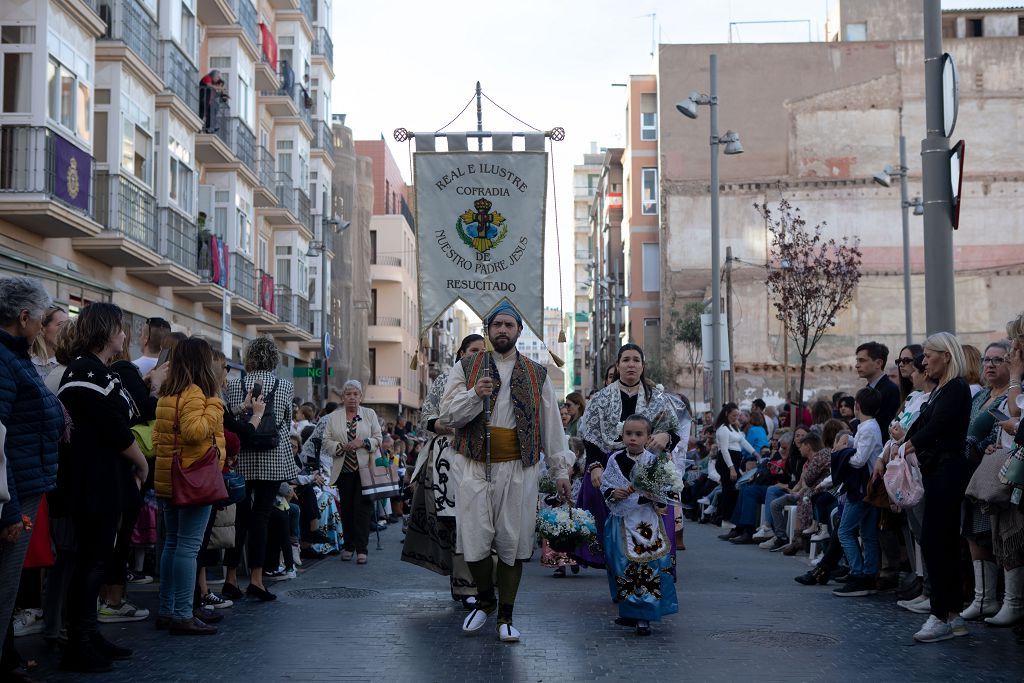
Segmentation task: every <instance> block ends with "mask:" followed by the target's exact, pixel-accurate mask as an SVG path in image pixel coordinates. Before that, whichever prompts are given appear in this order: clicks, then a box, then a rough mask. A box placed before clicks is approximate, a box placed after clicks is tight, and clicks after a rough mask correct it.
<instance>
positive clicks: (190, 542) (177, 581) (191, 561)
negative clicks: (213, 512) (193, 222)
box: [153, 337, 225, 635]
mask: <svg viewBox="0 0 1024 683" xmlns="http://www.w3.org/2000/svg"><path fill="white" fill-rule="evenodd" d="M220 385H221V378H220V377H219V376H218V375H217V374H215V373H214V369H213V349H211V348H210V344H209V343H207V341H206V340H205V339H200V338H198V337H192V338H191V339H185V340H183V341H181V342H179V343H178V345H177V346H176V347H175V349H174V360H173V361H172V362H171V368H170V372H169V373H168V375H167V379H166V380H165V381H164V384H163V386H162V387H161V390H160V393H161V396H160V400H159V402H158V403H157V408H156V424H155V425H154V427H153V445H154V446H155V447H156V475H155V477H154V484H155V487H156V495H157V498H158V500H159V505H160V511H161V513H162V515H163V520H164V532H165V535H164V549H163V553H162V554H161V556H160V613H159V615H158V616H157V623H156V627H157V628H158V629H159V628H166V629H168V630H169V631H170V632H171V633H172V634H175V635H211V634H214V633H216V632H217V629H216V627H214V626H210V625H209V624H206V623H205V622H203V621H202V620H200V619H199V618H198V617H196V616H195V615H194V614H193V611H192V610H193V604H192V600H193V595H192V594H193V590H194V588H195V581H196V556H197V555H198V553H199V547H200V546H201V545H202V542H203V534H204V532H205V531H206V523H207V522H208V521H209V520H210V509H211V505H210V503H206V504H199V505H180V506H177V505H174V504H172V503H171V500H172V496H173V494H174V493H175V491H174V487H175V486H178V485H180V484H181V483H182V482H181V481H178V482H175V481H174V477H173V475H172V472H171V469H172V468H171V466H172V460H173V459H174V458H175V457H179V458H180V459H181V467H182V468H183V469H187V468H188V467H190V466H191V465H192V464H193V463H194V462H196V461H197V460H199V459H200V458H202V457H203V456H204V455H205V454H206V453H207V451H208V449H209V448H210V447H211V446H216V447H217V449H218V451H219V456H220V457H219V461H218V465H219V466H220V467H223V466H224V454H225V443H224V402H223V401H222V400H221V398H220Z"/></svg>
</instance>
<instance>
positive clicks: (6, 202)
mask: <svg viewBox="0 0 1024 683" xmlns="http://www.w3.org/2000/svg"><path fill="white" fill-rule="evenodd" d="M331 12H332V8H331V2H330V0H259V2H258V3H256V4H254V3H253V2H251V1H250V0H48V1H45V2H34V3H4V4H2V5H0V31H2V34H3V41H2V45H0V53H2V54H0V57H2V58H3V60H4V65H3V69H0V92H2V93H3V103H2V104H3V106H2V113H0V273H3V274H11V273H19V274H28V275H32V276H34V277H38V278H40V279H41V280H43V281H44V282H45V283H46V285H47V287H48V288H49V289H50V291H51V294H53V296H54V298H55V299H56V300H57V301H58V302H60V303H62V304H64V305H67V306H69V307H70V309H71V310H72V311H73V312H74V311H75V310H77V309H79V308H80V307H81V306H83V305H85V304H87V303H89V302H91V301H112V302H113V303H116V304H118V305H119V306H121V307H122V308H123V309H124V311H125V312H126V315H127V317H128V322H129V324H130V327H131V330H132V332H133V339H135V340H138V338H139V332H140V330H141V327H142V325H143V323H144V321H145V320H146V318H148V317H151V316H160V317H164V318H166V319H168V320H169V321H170V322H171V324H172V327H173V328H174V329H176V330H180V331H184V332H186V333H188V334H197V335H203V336H205V337H207V338H209V339H211V341H214V342H215V343H217V344H219V345H220V346H221V348H223V350H224V351H225V353H226V354H228V355H229V357H231V358H233V359H235V360H238V359H239V358H240V351H241V348H242V346H243V344H244V342H245V341H246V340H247V339H251V338H252V337H254V336H256V335H259V334H271V335H273V337H274V338H275V339H276V340H277V341H278V342H279V344H280V346H281V350H282V355H283V358H284V366H285V367H284V368H282V370H281V373H282V376H285V375H288V376H290V375H292V374H295V375H296V376H299V375H308V373H306V372H305V370H304V368H306V367H307V366H309V365H311V364H313V363H315V361H316V357H317V355H318V354H319V353H320V349H321V340H320V332H321V316H320V315H319V314H316V315H312V314H311V299H312V300H313V302H314V304H313V310H314V311H318V308H319V306H320V303H321V302H322V301H330V299H329V296H330V295H329V293H328V292H325V291H323V288H321V287H318V286H317V285H318V284H319V283H320V282H321V281H322V282H324V283H326V284H328V285H329V282H330V278H329V272H330V261H331V258H332V257H333V253H334V246H335V245H334V235H333V231H330V232H329V233H328V234H327V236H326V238H325V236H324V234H323V232H322V230H323V226H324V225H325V219H331V218H333V216H332V215H331V213H330V211H331V207H330V202H329V199H328V198H329V197H330V196H331V171H332V169H333V166H334V161H333V159H332V153H331V149H332V144H333V139H332V138H333V135H332V134H331V131H330V126H329V125H328V123H327V121H328V119H329V112H330V106H331V105H330V101H331V82H332V80H333V78H334V73H333V65H332V59H333V56H332V47H331V40H330V26H331V18H332V17H331ZM214 70H216V71H217V72H219V79H216V78H213V77H212V75H211V77H208V78H204V79H203V85H202V86H201V85H200V83H201V77H202V75H204V74H209V73H210V72H211V71H214ZM36 83H40V84H45V87H42V88H33V87H32V86H33V84H36ZM325 241H326V244H325ZM318 248H319V249H322V250H323V251H320V252H317V249H318ZM311 249H312V252H313V254H317V253H319V254H323V253H324V251H326V253H327V257H326V258H323V256H320V257H319V258H316V259H313V258H311V254H310V252H311ZM325 266H326V268H325ZM321 271H324V272H321ZM297 393H298V394H299V395H300V396H303V397H307V398H311V397H312V386H311V384H310V382H309V380H308V379H307V378H306V377H305V376H303V377H301V378H300V379H298V380H297Z"/></svg>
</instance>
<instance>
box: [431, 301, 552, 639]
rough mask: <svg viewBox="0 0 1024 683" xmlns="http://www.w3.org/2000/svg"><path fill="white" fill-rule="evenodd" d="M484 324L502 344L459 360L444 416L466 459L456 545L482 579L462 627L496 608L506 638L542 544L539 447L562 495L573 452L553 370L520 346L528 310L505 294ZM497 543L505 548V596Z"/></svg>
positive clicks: (512, 635) (513, 633)
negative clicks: (538, 534)
mask: <svg viewBox="0 0 1024 683" xmlns="http://www.w3.org/2000/svg"><path fill="white" fill-rule="evenodd" d="M485 324H486V333H487V336H488V338H489V339H490V341H491V344H492V345H493V347H494V351H493V352H483V353H477V354H473V355H470V356H466V357H464V358H463V359H462V361H460V362H459V363H456V365H455V367H454V368H453V369H452V371H451V374H450V375H449V376H448V384H447V385H446V387H445V392H444V397H443V398H442V400H441V415H442V420H443V421H444V422H445V423H446V424H448V425H449V426H451V427H453V428H454V429H455V449H456V450H457V451H458V452H459V455H458V456H457V457H458V458H459V459H460V460H461V469H462V481H461V483H460V485H459V492H458V496H457V498H456V505H457V511H456V516H457V518H458V527H457V532H458V539H457V546H458V549H459V551H460V552H462V553H463V554H464V555H465V559H466V562H467V564H468V565H469V570H470V572H471V573H472V574H473V579H474V580H475V581H476V585H477V606H476V608H475V609H473V611H471V612H470V613H469V616H467V617H466V619H465V621H464V622H463V624H462V630H463V631H465V632H467V633H473V632H475V631H479V630H480V629H481V628H483V627H484V625H485V624H486V623H487V618H488V616H489V615H490V614H492V613H494V612H495V611H497V613H498V638H499V639H500V640H501V641H503V642H516V641H518V640H519V636H520V633H519V631H518V630H517V629H516V628H515V627H513V626H512V609H513V607H514V605H515V601H516V593H517V591H518V590H519V582H520V579H521V578H522V575H523V560H526V559H529V558H530V556H531V555H532V554H533V549H534V547H535V545H536V544H535V542H534V528H535V525H536V517H537V493H538V484H539V481H540V472H539V471H538V469H539V468H538V464H539V462H540V454H541V451H543V452H544V454H545V455H544V457H545V460H546V463H547V467H548V472H549V473H550V475H551V477H552V478H553V479H555V480H556V482H557V486H558V492H559V495H560V496H561V498H562V500H568V499H569V495H570V487H569V478H568V464H567V463H569V462H570V458H571V453H570V452H569V445H568V442H567V441H566V438H565V433H564V432H563V431H562V422H561V418H560V416H559V412H558V399H557V397H556V396H555V391H554V388H553V387H552V386H551V382H550V380H548V378H547V371H546V370H545V368H544V366H542V365H540V364H538V363H535V362H533V361H531V360H529V359H528V358H526V357H524V356H522V355H520V354H519V352H518V351H517V350H516V340H517V339H519V335H520V334H521V333H522V331H523V319H522V316H521V315H520V314H519V311H518V310H516V308H515V307H513V306H512V305H511V304H509V303H508V302H507V301H503V302H502V303H501V304H499V305H498V307H497V308H495V309H494V310H493V311H492V312H491V314H490V315H489V316H488V317H487V319H486V320H485ZM487 407H489V415H490V420H489V421H488V420H487V412H488V411H487V410H486V409H485V408H487ZM492 548H493V549H494V551H495V552H496V553H497V555H498V569H497V589H498V594H497V598H495V594H494V589H495V585H494V584H495V581H494V578H493V576H492V569H493V564H492V562H491V549H492Z"/></svg>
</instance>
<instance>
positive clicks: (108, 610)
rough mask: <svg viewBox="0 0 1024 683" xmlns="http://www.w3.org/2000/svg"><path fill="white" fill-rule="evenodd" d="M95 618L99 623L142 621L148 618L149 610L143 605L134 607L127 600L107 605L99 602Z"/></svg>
mask: <svg viewBox="0 0 1024 683" xmlns="http://www.w3.org/2000/svg"><path fill="white" fill-rule="evenodd" d="M96 618H97V620H99V622H100V623H101V624H119V623H121V622H126V621H142V620H144V619H147V618H149V610H148V609H146V608H145V607H136V606H135V605H133V604H132V603H130V602H128V601H127V600H125V601H123V602H122V603H121V604H120V605H108V604H107V603H105V602H101V603H100V608H99V611H98V612H97V613H96Z"/></svg>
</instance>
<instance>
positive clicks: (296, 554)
mask: <svg viewBox="0 0 1024 683" xmlns="http://www.w3.org/2000/svg"><path fill="white" fill-rule="evenodd" d="M292 564H294V565H295V566H296V567H301V566H302V548H300V547H299V545H298V544H292Z"/></svg>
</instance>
